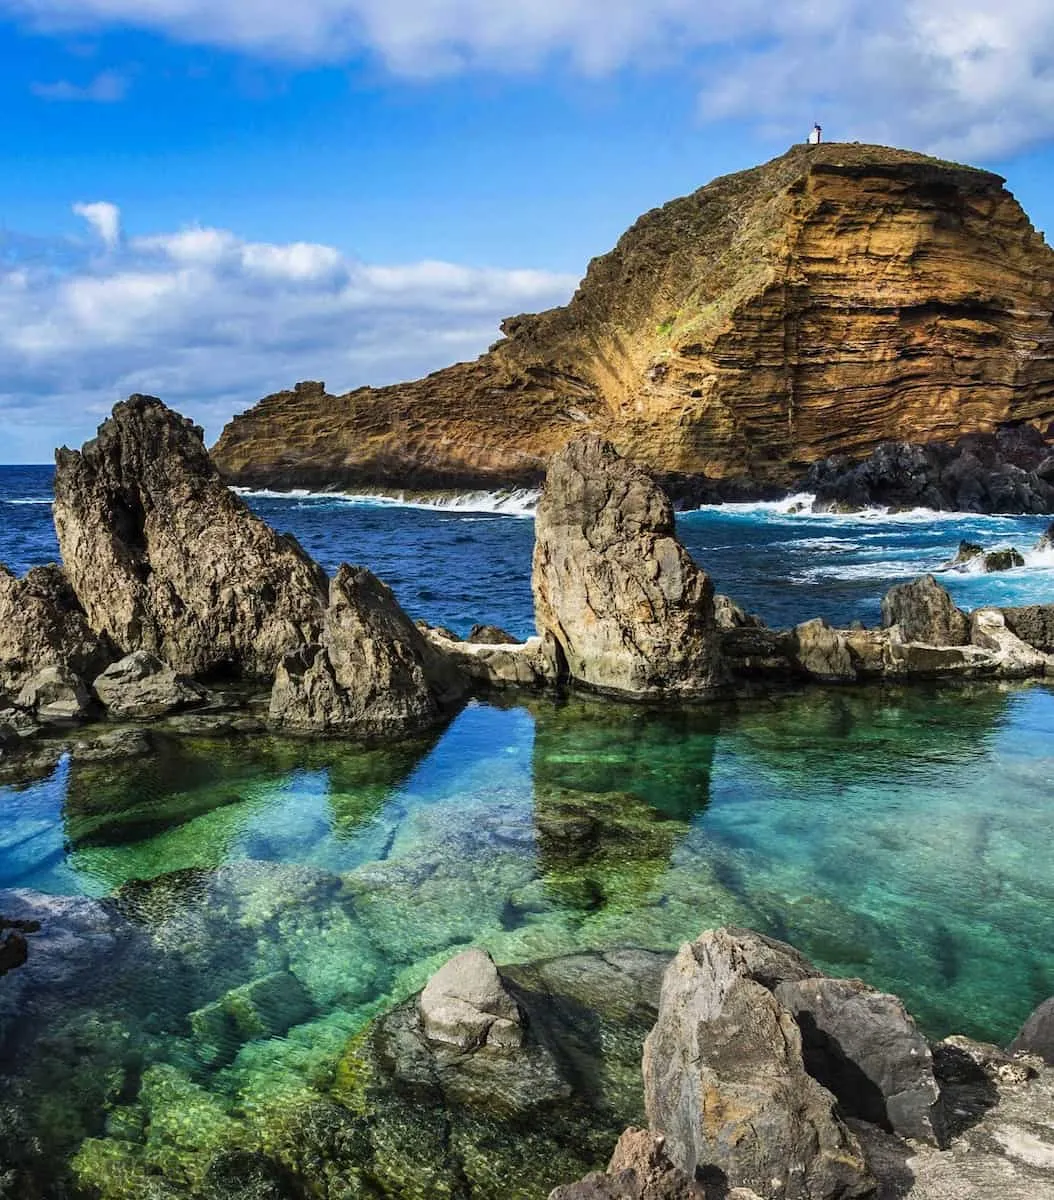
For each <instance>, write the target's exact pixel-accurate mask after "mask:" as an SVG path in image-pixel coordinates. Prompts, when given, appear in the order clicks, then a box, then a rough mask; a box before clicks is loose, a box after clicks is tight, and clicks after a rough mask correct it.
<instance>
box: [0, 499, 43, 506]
mask: <svg viewBox="0 0 1054 1200" xmlns="http://www.w3.org/2000/svg"><path fill="white" fill-rule="evenodd" d="M3 503H4V504H47V505H49V506H50V505H51V503H52V502H51V501H50V500H29V499H22V500H4V501H3Z"/></svg>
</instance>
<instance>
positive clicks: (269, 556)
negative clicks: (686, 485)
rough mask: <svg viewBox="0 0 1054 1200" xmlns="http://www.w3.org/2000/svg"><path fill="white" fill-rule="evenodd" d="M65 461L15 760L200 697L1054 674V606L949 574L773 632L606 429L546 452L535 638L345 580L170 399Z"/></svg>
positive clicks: (679, 694)
mask: <svg viewBox="0 0 1054 1200" xmlns="http://www.w3.org/2000/svg"><path fill="white" fill-rule="evenodd" d="M57 463H58V468H57V473H56V480H55V495H56V501H55V522H56V528H57V531H58V535H59V545H60V548H61V550H62V554H63V558H64V562H65V566H64V567H62V568H60V567H47V568H38V569H36V570H34V571H31V572H30V573H29V574H28V575H27V576H26V577H25V579H23V580H17V579H15V578H14V577H13V576H12V575H11V574H10V573H9V572H6V571H0V615H2V616H3V617H4V620H3V622H0V757H2V758H4V759H10V758H12V757H17V754H18V752H19V751H20V750H24V749H26V747H27V745H30V744H31V743H32V740H33V739H34V738H35V737H36V736H37V735H38V734H40V733H41V732H42V731H46V730H56V729H57V730H59V731H60V732H61V730H62V729H63V728H64V727H66V726H70V725H74V724H78V723H83V722H86V721H90V720H93V719H97V718H99V717H101V716H103V715H105V716H107V717H109V718H111V719H114V720H118V719H119V720H126V721H133V722H142V721H147V720H152V719H158V718H165V719H166V720H170V721H171V720H172V719H173V714H176V713H179V712H180V711H181V710H185V709H193V710H195V712H194V713H193V714H191V715H189V716H187V717H184V718H182V719H183V720H184V721H185V722H189V725H188V728H194V729H197V730H201V729H206V728H208V727H209V725H210V723H212V724H213V725H219V726H220V727H221V728H222V729H224V730H225V731H227V732H234V731H237V730H245V731H249V730H257V729H260V728H262V727H263V726H262V725H261V720H260V718H261V716H263V715H264V714H263V713H261V712H260V708H261V705H266V706H267V707H268V709H269V717H268V718H267V719H268V720H269V722H270V724H271V726H272V727H274V728H280V729H284V730H289V731H295V732H299V733H304V734H338V735H341V736H347V737H353V738H360V739H390V738H401V737H412V736H415V735H417V734H420V733H422V732H424V731H427V730H430V729H435V728H438V727H440V726H441V725H442V724H443V723H444V722H445V721H447V720H449V718H450V717H451V716H452V715H453V713H454V712H456V710H457V708H458V707H459V705H460V704H461V703H463V701H464V700H465V699H466V697H467V696H468V695H470V694H471V693H472V692H473V691H481V690H484V691H485V690H487V689H491V688H498V689H510V688H511V689H517V688H526V689H544V688H564V687H581V688H584V689H586V690H590V691H595V692H599V693H602V694H605V695H609V696H612V697H615V698H620V699H628V700H636V701H641V700H648V701H663V702H678V703H681V702H686V701H692V702H698V701H706V700H710V699H715V698H722V697H735V696H738V695H751V694H754V693H756V692H758V691H759V690H773V689H782V688H787V687H793V686H799V685H800V684H801V683H803V682H807V681H813V682H817V683H823V684H838V683H851V682H866V681H868V680H896V681H910V680H913V679H953V680H954V679H986V678H988V679H1024V678H1031V677H1040V676H1044V675H1049V674H1054V605H1048V606H1043V605H1034V606H1029V607H1024V608H1008V609H1005V610H1004V609H999V608H984V609H979V610H977V611H976V612H973V613H971V614H967V613H964V612H960V611H959V610H958V609H956V607H955V605H954V603H953V602H952V600H951V597H950V596H949V595H948V593H947V592H946V591H945V590H944V588H942V587H941V586H940V585H939V584H938V583H937V582H936V580H935V579H934V578H933V577H932V576H924V577H923V578H921V579H919V580H916V581H914V582H913V583H910V584H902V585H899V586H897V587H895V588H893V589H892V590H891V591H890V593H889V594H888V596H887V597H886V598H885V600H884V602H883V620H882V626H881V627H880V628H877V629H865V628H852V629H835V628H832V627H830V626H829V625H828V624H827V623H826V622H824V621H822V620H813V621H806V622H803V623H802V624H800V625H798V626H797V627H796V628H795V629H793V630H774V629H768V628H766V627H765V626H764V625H763V624H762V623H761V622H760V621H759V620H758V619H757V618H754V617H750V616H749V615H748V614H746V613H744V612H743V611H742V609H741V608H739V606H738V605H736V604H735V602H734V600H732V599H730V598H728V597H723V596H715V595H714V592H713V587H712V585H711V583H710V580H709V578H708V577H707V575H706V573H705V571H703V570H702V569H701V568H700V567H699V566H698V565H697V564H696V563H695V562H693V561H692V559H691V557H690V555H689V554H688V553H687V551H686V550H685V549H684V547H683V546H682V545H681V544H680V542H679V541H678V540H677V537H676V529H675V524H674V514H673V508H672V505H671V503H670V500H669V498H668V497H667V495H666V494H665V493H664V491H663V490H662V488H661V487H660V486H659V484H658V483H656V482H655V481H654V480H653V479H652V478H651V477H650V476H649V475H648V474H647V473H646V472H645V471H643V470H642V469H641V468H640V467H638V466H636V465H634V464H632V463H630V462H628V461H627V460H626V459H624V458H622V457H621V456H620V455H619V454H618V453H617V452H616V451H615V449H614V448H613V447H612V446H611V445H610V444H608V443H607V442H605V441H603V440H602V439H601V438H598V437H596V436H595V435H592V434H587V435H584V436H582V437H580V438H578V439H575V440H574V441H572V442H570V443H569V444H568V445H567V446H566V447H565V448H564V449H563V450H561V451H560V452H559V453H557V454H555V455H554V456H553V458H552V461H551V465H550V469H549V473H548V476H547V479H546V484H545V489H544V492H543V495H542V498H541V501H540V504H539V509H538V517H537V522H536V545H535V552H534V563H533V581H532V582H533V591H534V598H535V613H536V620H537V625H538V637H537V638H534V639H531V640H530V641H528V642H526V643H523V644H516V643H514V642H513V641H512V639H510V638H509V637H508V635H507V634H504V633H503V632H502V631H501V630H496V629H494V627H492V626H480V627H479V628H478V629H477V630H476V631H475V633H474V636H473V638H472V639H470V641H469V642H459V641H456V640H454V639H453V638H452V636H450V635H449V634H448V633H447V632H446V631H443V630H438V629H431V628H429V627H427V626H423V625H415V624H414V622H413V621H412V620H411V619H410V617H408V616H407V614H406V613H404V612H403V610H402V608H401V607H400V606H399V604H398V602H397V600H396V599H395V597H394V595H393V594H392V592H391V590H390V589H389V588H387V587H386V586H385V585H384V584H383V583H382V582H381V581H380V580H378V579H377V578H376V577H375V576H373V575H372V574H371V573H370V571H369V570H368V569H366V568H365V567H353V566H348V565H346V564H345V565H344V566H342V567H341V568H340V570H339V571H338V572H337V574H336V576H335V577H334V578H333V579H332V580H330V579H329V578H328V577H327V575H326V573H325V572H324V571H323V570H322V568H321V567H320V566H319V565H318V564H317V563H315V562H314V561H313V560H312V559H311V558H310V557H309V556H308V555H307V554H306V553H305V551H304V550H303V549H302V548H301V547H300V546H299V545H298V544H297V542H296V541H295V539H293V538H291V537H289V536H288V535H283V534H279V533H276V532H275V531H274V530H272V529H271V528H269V527H268V526H267V525H266V524H265V523H264V522H263V521H262V520H260V519H259V518H258V517H256V516H255V515H254V514H253V513H251V512H250V511H249V509H248V508H247V507H246V505H245V504H244V503H243V502H242V501H241V500H240V499H239V498H238V497H237V496H236V495H234V493H233V492H231V491H230V489H229V488H227V486H226V485H225V484H224V483H223V481H222V480H221V478H220V476H219V474H218V472H217V471H216V468H215V467H214V466H213V464H212V463H211V461H210V460H209V457H208V455H207V454H206V452H205V448H204V443H203V441H202V434H201V430H200V429H198V428H197V427H195V426H194V425H192V424H191V423H190V422H189V421H187V420H185V419H184V418H182V417H180V416H179V415H177V414H176V413H174V412H172V411H171V410H169V409H167V408H166V407H165V406H164V405H163V404H162V403H161V401H159V400H157V399H155V398H153V397H148V396H133V397H131V398H130V399H129V400H128V401H126V402H124V403H122V404H118V405H117V406H116V407H115V409H114V412H113V416H112V417H111V418H110V419H109V420H108V421H106V422H105V423H104V424H103V425H102V426H101V428H100V430H99V435H98V437H97V438H96V439H95V440H93V441H91V442H89V443H87V445H85V447H84V448H83V450H81V451H79V452H75V451H70V450H60V451H59V452H58V455H57ZM268 692H269V694H270V699H269V703H268V702H267V701H266V700H265V695H266V693H268ZM247 704H248V706H249V707H248V710H247V711H245V709H246V705H247ZM239 710H242V711H241V712H240V714H239ZM99 744H100V746H103V743H102V742H101V741H100V743H99ZM113 751H114V752H115V753H119V752H121V749H120V747H119V746H118V745H116V744H115V745H114V746H113ZM102 752H104V750H102V749H101V750H100V753H102Z"/></svg>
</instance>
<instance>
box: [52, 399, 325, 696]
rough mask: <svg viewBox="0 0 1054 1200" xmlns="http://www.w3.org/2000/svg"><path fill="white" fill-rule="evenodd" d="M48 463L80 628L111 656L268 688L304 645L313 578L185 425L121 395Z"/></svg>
mask: <svg viewBox="0 0 1054 1200" xmlns="http://www.w3.org/2000/svg"><path fill="white" fill-rule="evenodd" d="M56 463H57V470H56V474H55V528H56V531H57V533H58V539H59V546H60V548H61V551H62V558H63V562H64V564H65V568H66V572H67V574H68V576H69V580H70V583H71V584H72V587H73V590H74V592H75V593H76V596H77V598H78V600H79V601H80V603H81V605H83V608H84V611H85V612H86V614H87V619H88V624H89V625H90V627H91V628H92V629H93V630H95V631H96V632H97V633H99V634H100V635H102V636H105V637H106V638H108V639H110V640H111V641H112V642H113V644H114V645H115V646H117V647H118V648H119V650H120V651H121V652H122V653H123V654H130V653H132V652H134V651H136V650H145V651H148V652H149V653H151V654H155V655H157V656H158V657H159V658H161V659H162V660H163V661H165V662H166V663H168V665H169V666H171V667H172V668H173V669H175V670H177V671H181V672H185V673H187V674H190V675H206V674H209V673H218V672H223V673H233V674H235V675H242V676H246V677H255V678H267V677H269V676H271V675H272V674H273V672H274V670H275V668H276V667H277V666H278V663H279V662H280V661H281V658H282V656H283V655H284V654H286V653H287V652H289V651H290V650H294V649H296V647H298V646H300V645H302V644H305V643H311V642H313V641H316V640H317V637H318V634H319V630H320V626H321V618H322V610H323V608H324V606H325V597H326V577H325V574H324V573H323V571H322V570H321V568H320V567H318V566H317V564H315V563H314V562H313V561H312V560H311V559H310V558H309V557H308V556H307V554H305V553H304V551H303V550H302V549H301V548H300V546H299V545H298V544H297V543H296V541H295V540H294V539H293V538H291V537H287V536H283V535H281V534H278V533H275V531H274V530H273V529H271V528H270V527H269V526H268V525H267V524H265V522H263V521H261V520H260V519H259V518H258V517H256V516H254V515H253V514H252V513H251V512H250V511H249V510H248V508H247V507H246V506H245V504H244V503H243V502H242V501H241V500H240V499H239V498H238V497H237V496H235V495H234V494H233V493H232V492H231V491H230V490H229V489H228V488H227V487H226V485H225V484H224V483H223V482H222V480H221V479H220V477H219V475H218V474H217V472H216V469H215V467H213V465H212V463H211V462H210V461H209V457H208V454H207V453H206V451H205V446H204V442H203V440H202V432H201V430H200V429H198V428H197V427H196V426H194V425H193V424H191V422H190V421H188V420H186V419H184V418H183V417H180V416H178V415H177V414H176V413H174V412H172V411H170V410H169V409H167V408H166V407H165V406H164V405H163V404H162V403H161V402H160V401H159V400H156V399H154V398H153V397H149V396H133V397H131V398H130V399H129V400H127V401H125V402H123V403H121V404H118V405H117V406H116V407H115V408H114V410H113V415H112V416H111V417H110V418H109V420H107V421H106V422H105V423H104V424H103V425H102V426H101V427H100V429H99V433H98V436H97V437H96V438H95V439H94V440H93V441H91V442H88V443H87V444H86V445H85V446H84V448H83V449H82V450H80V451H76V450H68V449H62V450H60V451H59V452H58V453H57V455H56Z"/></svg>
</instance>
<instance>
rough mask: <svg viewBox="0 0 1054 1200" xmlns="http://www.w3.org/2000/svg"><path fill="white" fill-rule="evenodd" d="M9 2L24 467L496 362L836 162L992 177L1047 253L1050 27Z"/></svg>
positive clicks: (9, 294)
mask: <svg viewBox="0 0 1054 1200" xmlns="http://www.w3.org/2000/svg"><path fill="white" fill-rule="evenodd" d="M773 8H774V6H772V5H771V4H768V3H767V2H766V3H762V2H761V0H713V2H711V3H709V4H704V3H699V2H698V0H697V2H695V3H689V2H688V0H650V3H649V4H647V5H645V4H642V3H641V2H640V0H517V2H511V0H254V3H252V4H249V3H248V2H247V0H0V60H2V62H3V64H4V71H3V72H0V105H2V108H0V112H2V113H3V122H2V124H0V148H2V154H3V163H4V169H3V171H2V172H0V431H2V442H0V460H3V461H30V462H33V461H36V462H40V461H47V460H48V459H50V457H51V451H52V448H53V446H54V445H55V444H56V443H58V442H63V441H65V442H69V443H77V442H80V441H81V440H83V438H84V437H86V436H89V435H90V433H91V432H92V430H93V429H94V427H95V425H96V424H98V422H99V420H100V419H101V418H102V417H103V416H104V415H105V413H106V411H107V410H108V409H109V407H110V406H111V405H112V403H113V402H114V401H115V400H116V399H118V398H120V396H121V395H123V394H126V393H127V392H129V391H132V390H140V391H152V392H156V393H157V394H160V395H162V396H163V397H164V398H165V399H166V400H168V401H169V402H170V403H172V404H173V405H175V406H177V407H179V408H180V409H182V410H183V411H186V412H187V413H188V414H189V415H192V416H194V417H195V419H197V420H199V421H201V422H202V423H203V424H205V425H206V427H207V429H208V432H209V434H210V436H213V437H214V436H215V435H217V434H218V432H219V429H220V427H221V426H222V423H223V421H224V420H226V419H227V418H228V417H229V415H230V414H231V413H233V412H234V411H237V410H239V409H241V408H244V407H246V406H247V405H248V404H250V403H252V402H253V401H254V400H255V399H257V398H259V396H261V395H263V394H265V393H266V392H267V391H270V390H274V389H276V388H278V387H282V386H288V385H289V384H291V383H292V382H294V381H295V380H296V379H298V378H306V377H315V378H325V379H326V380H327V381H328V382H329V383H330V385H331V386H332V387H334V388H339V389H345V388H348V387H351V386H355V385H358V384H361V383H366V382H370V383H385V382H390V381H393V380H397V379H400V378H407V377H412V376H414V375H416V374H419V373H421V372H423V371H426V370H430V369H433V368H435V367H438V366H441V365H443V364H444V363H446V362H449V361H453V360H455V359H458V358H464V357H471V356H473V355H475V354H476V353H479V352H480V351H481V350H482V349H484V348H485V347H486V346H487V345H488V344H489V343H490V342H491V341H493V340H494V338H495V337H496V336H497V324H498V321H499V320H500V318H501V317H502V316H504V315H507V314H510V313H514V312H518V311H523V310H530V309H537V308H540V307H546V306H548V305H550V304H554V303H560V302H562V301H563V300H564V299H566V297H567V296H568V295H569V294H570V291H571V290H572V289H573V285H574V282H575V280H576V279H577V278H578V276H580V275H581V273H582V271H583V269H584V267H585V265H586V263H587V262H588V260H589V258H590V257H591V256H592V255H594V254H597V253H602V252H603V251H605V250H607V249H609V248H610V246H611V245H612V244H613V243H614V241H615V239H616V238H617V237H618V235H619V234H620V233H621V232H622V230H623V229H624V228H625V227H626V226H627V225H628V224H629V223H630V222H631V221H632V220H633V219H634V218H635V217H636V216H637V215H638V214H639V213H640V212H642V211H644V210H645V209H647V208H649V207H651V206H653V205H655V204H660V203H662V202H663V201H665V200H667V199H669V198H671V197H673V196H675V195H680V194H683V193H685V192H687V191H690V190H692V189H694V188H696V187H698V186H701V185H702V184H703V183H705V182H707V181H708V180H709V179H710V178H712V177H713V176H714V175H717V174H721V173H723V172H726V171H731V170H737V169H740V168H742V167H746V166H750V165H753V164H754V163H756V162H758V161H761V160H763V159H766V158H768V157H771V156H772V155H773V154H777V153H780V152H781V151H782V150H783V149H785V148H786V146H787V145H788V144H789V143H790V142H791V141H792V140H797V139H799V138H801V137H802V136H804V133H805V132H806V130H807V129H808V127H809V126H810V125H811V123H812V121H813V120H814V119H820V120H822V121H823V123H824V125H825V127H826V129H827V130H828V132H829V133H830V134H831V135H833V136H834V137H836V138H841V139H846V140H852V139H859V140H876V141H884V142H891V143H894V144H899V145H906V146H910V147H913V148H916V149H922V150H928V151H932V152H935V153H941V154H945V155H948V156H951V157H956V158H961V159H964V160H967V161H973V162H977V163H980V164H982V165H986V166H990V167H992V168H994V169H996V170H999V171H1000V172H1001V173H1002V174H1004V175H1006V176H1008V178H1009V181H1010V186H1011V188H1012V189H1013V190H1014V191H1015V193H1016V194H1017V195H1018V197H1019V199H1021V201H1022V203H1023V204H1024V205H1025V207H1026V209H1027V210H1028V211H1029V212H1030V214H1031V215H1032V217H1033V219H1034V221H1035V222H1036V224H1037V225H1038V226H1039V227H1041V228H1051V229H1054V187H1052V184H1054V178H1052V176H1054V169H1052V164H1054V159H1052V155H1051V149H1050V139H1051V137H1052V136H1054V6H1051V5H1050V4H1049V2H1047V0H1042V2H1041V0H1006V3H1004V4H1003V5H1001V6H1000V8H999V12H998V14H997V15H994V16H993V13H992V11H991V10H992V8H993V6H991V5H990V3H988V2H987V0H984V2H982V0H958V2H956V3H953V2H952V0H894V2H891V3H888V4H885V5H883V6H876V5H874V4H873V3H870V2H867V3H865V0H786V3H784V4H783V5H781V6H780V7H779V11H778V13H774V12H773V11H772V9H773Z"/></svg>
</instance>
